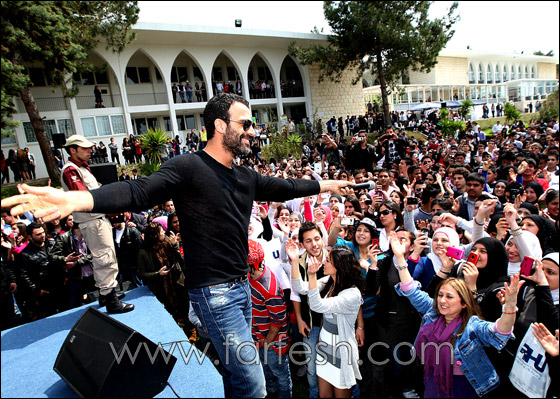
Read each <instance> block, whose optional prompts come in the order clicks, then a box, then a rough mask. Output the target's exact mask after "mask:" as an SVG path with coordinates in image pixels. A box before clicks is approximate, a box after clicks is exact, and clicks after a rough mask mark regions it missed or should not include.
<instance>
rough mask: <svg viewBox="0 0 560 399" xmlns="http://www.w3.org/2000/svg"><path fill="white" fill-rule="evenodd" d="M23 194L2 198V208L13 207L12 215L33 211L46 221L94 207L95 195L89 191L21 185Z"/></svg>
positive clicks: (36, 215) (86, 210) (37, 216)
mask: <svg viewBox="0 0 560 399" xmlns="http://www.w3.org/2000/svg"><path fill="white" fill-rule="evenodd" d="M21 191H23V194H20V195H14V196H12V197H8V198H6V199H3V200H2V208H12V207H13V208H12V209H11V211H10V213H11V214H12V215H14V216H15V215H21V214H22V213H24V212H29V211H31V212H33V214H34V216H35V218H42V219H43V221H44V222H48V221H51V220H53V219H58V218H63V217H66V216H68V215H69V214H71V213H72V212H76V211H78V212H89V211H91V210H92V209H93V196H92V195H91V193H90V192H89V191H63V190H60V189H56V188H53V187H33V186H28V185H27V184H23V185H21Z"/></svg>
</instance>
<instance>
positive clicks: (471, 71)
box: [469, 64, 476, 83]
mask: <svg viewBox="0 0 560 399" xmlns="http://www.w3.org/2000/svg"><path fill="white" fill-rule="evenodd" d="M469 83H476V78H475V74H474V67H473V65H472V64H469Z"/></svg>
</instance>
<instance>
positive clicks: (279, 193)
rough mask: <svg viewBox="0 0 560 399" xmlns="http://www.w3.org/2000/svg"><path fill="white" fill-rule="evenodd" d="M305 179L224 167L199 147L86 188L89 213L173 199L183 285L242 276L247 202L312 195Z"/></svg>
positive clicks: (313, 191) (245, 268) (316, 188)
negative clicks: (149, 171) (132, 175)
mask: <svg viewBox="0 0 560 399" xmlns="http://www.w3.org/2000/svg"><path fill="white" fill-rule="evenodd" d="M319 191H320V186H319V183H318V182H316V181H311V180H299V179H298V180H295V179H287V180H283V179H279V178H274V177H266V176H261V175H259V174H258V173H257V172H255V171H254V170H251V169H249V168H246V167H240V166H235V165H233V166H232V167H231V168H228V167H225V166H224V165H222V164H221V163H219V162H218V161H216V160H215V159H214V158H212V157H211V156H210V155H208V154H207V153H206V152H204V151H198V152H196V153H193V154H185V155H181V156H178V157H173V158H172V159H170V160H169V161H167V162H165V163H164V164H163V165H162V166H161V168H160V169H159V170H158V171H157V172H156V173H154V174H153V175H151V176H149V177H147V178H145V179H140V180H130V181H124V182H119V183H113V184H109V185H106V186H103V187H101V188H99V189H96V190H92V191H91V194H92V195H93V200H94V207H93V212H104V213H115V212H117V213H118V212H123V211H133V212H134V211H136V212H138V211H140V210H143V209H147V208H148V207H151V206H153V205H155V204H160V203H163V202H164V201H166V200H168V199H169V198H172V199H173V203H174V205H175V210H176V212H177V215H178V217H179V225H180V228H181V238H182V242H183V250H184V253H185V264H184V272H185V285H186V287H187V288H188V289H194V288H202V287H207V286H211V285H216V284H221V283H224V282H227V281H231V280H233V279H235V278H238V277H241V276H244V275H246V274H247V273H248V271H249V266H248V265H247V254H248V242H247V236H248V229H249V219H250V217H251V209H252V205H253V200H257V201H278V202H283V201H286V200H289V199H292V198H298V197H304V196H308V195H313V194H317V193H319Z"/></svg>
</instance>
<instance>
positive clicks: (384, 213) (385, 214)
mask: <svg viewBox="0 0 560 399" xmlns="http://www.w3.org/2000/svg"><path fill="white" fill-rule="evenodd" d="M391 213H393V211H392V210H390V209H385V210H384V211H381V212H379V214H380V215H383V216H387V215H390V214H391Z"/></svg>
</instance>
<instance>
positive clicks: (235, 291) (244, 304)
mask: <svg viewBox="0 0 560 399" xmlns="http://www.w3.org/2000/svg"><path fill="white" fill-rule="evenodd" d="M189 298H190V300H191V304H192V306H193V308H194V310H195V312H196V315H197V316H198V318H199V319H200V322H201V323H202V327H203V328H204V330H206V331H207V332H208V335H209V336H210V339H211V340H212V343H213V344H214V347H215V348H216V351H217V352H218V355H219V356H220V360H221V361H222V365H223V367H224V369H225V370H224V371H225V372H224V374H223V376H222V378H223V380H224V394H225V397H226V398H231V397H239V398H264V395H265V379H264V373H263V369H262V367H261V364H260V362H259V359H258V352H257V349H256V347H255V345H254V342H253V337H252V336H251V320H252V314H251V288H250V286H249V282H248V281H247V279H246V278H245V279H244V280H239V279H238V280H234V281H232V282H228V283H223V284H217V285H213V286H209V287H204V288H197V289H192V290H189Z"/></svg>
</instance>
